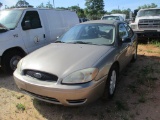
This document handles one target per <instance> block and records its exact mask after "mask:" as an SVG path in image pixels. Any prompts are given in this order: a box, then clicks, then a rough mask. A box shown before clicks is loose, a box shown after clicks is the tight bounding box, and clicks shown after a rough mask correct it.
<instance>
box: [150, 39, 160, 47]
mask: <svg viewBox="0 0 160 120" xmlns="http://www.w3.org/2000/svg"><path fill="white" fill-rule="evenodd" d="M150 43H151V44H152V45H154V46H156V47H159V48H160V41H158V40H152V41H151V42H150Z"/></svg>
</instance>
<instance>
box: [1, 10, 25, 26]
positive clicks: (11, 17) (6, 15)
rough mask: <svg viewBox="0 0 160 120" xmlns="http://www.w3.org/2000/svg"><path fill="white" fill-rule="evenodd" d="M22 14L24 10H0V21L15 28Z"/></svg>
mask: <svg viewBox="0 0 160 120" xmlns="http://www.w3.org/2000/svg"><path fill="white" fill-rule="evenodd" d="M21 15H22V10H3V11H0V23H1V24H2V25H3V26H5V27H7V28H8V29H14V28H15V27H16V25H17V23H18V21H19V19H20V17H21Z"/></svg>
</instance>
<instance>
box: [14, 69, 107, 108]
mask: <svg viewBox="0 0 160 120" xmlns="http://www.w3.org/2000/svg"><path fill="white" fill-rule="evenodd" d="M106 78H107V76H105V77H103V78H102V79H100V80H98V81H91V82H88V83H85V84H77V85H62V84H57V83H52V82H45V81H41V82H35V81H38V80H36V79H33V78H31V77H26V76H23V75H20V74H19V73H17V71H15V72H14V80H15V83H16V84H17V86H18V88H19V89H21V90H23V91H25V92H26V93H28V94H29V95H31V96H33V97H34V98H36V99H39V100H42V101H46V102H50V103H54V104H60V105H64V106H79V105H84V104H88V103H90V102H93V101H95V100H97V99H98V98H99V97H100V96H102V94H103V92H104V88H105V82H106Z"/></svg>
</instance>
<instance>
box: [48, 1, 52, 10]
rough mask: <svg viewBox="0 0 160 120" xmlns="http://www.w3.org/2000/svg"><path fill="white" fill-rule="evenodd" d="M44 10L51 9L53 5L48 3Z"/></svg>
mask: <svg viewBox="0 0 160 120" xmlns="http://www.w3.org/2000/svg"><path fill="white" fill-rule="evenodd" d="M46 8H50V9H52V8H53V5H52V4H51V3H50V1H49V2H48V3H47V4H46Z"/></svg>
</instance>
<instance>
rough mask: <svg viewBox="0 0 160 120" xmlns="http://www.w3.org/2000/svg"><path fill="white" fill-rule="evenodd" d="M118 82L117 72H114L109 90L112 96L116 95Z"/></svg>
mask: <svg viewBox="0 0 160 120" xmlns="http://www.w3.org/2000/svg"><path fill="white" fill-rule="evenodd" d="M116 80H117V75H116V71H115V70H113V71H112V75H111V80H110V90H109V91H110V94H111V95H112V94H113V93H114V90H115V87H116Z"/></svg>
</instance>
